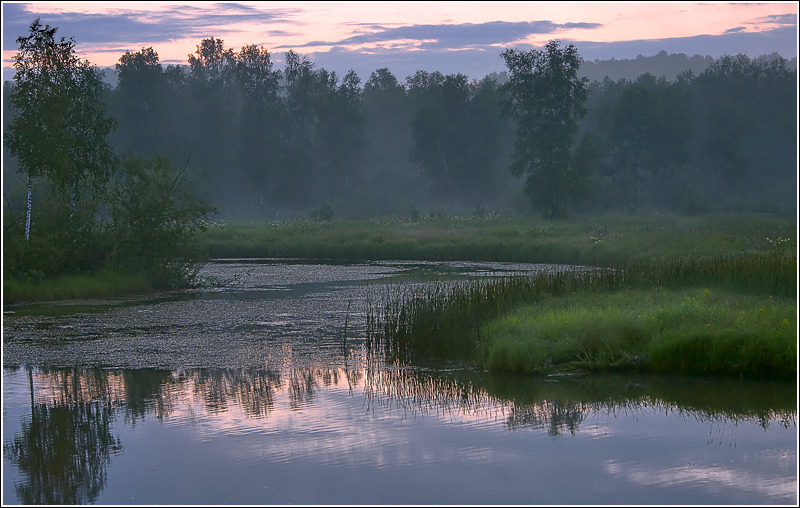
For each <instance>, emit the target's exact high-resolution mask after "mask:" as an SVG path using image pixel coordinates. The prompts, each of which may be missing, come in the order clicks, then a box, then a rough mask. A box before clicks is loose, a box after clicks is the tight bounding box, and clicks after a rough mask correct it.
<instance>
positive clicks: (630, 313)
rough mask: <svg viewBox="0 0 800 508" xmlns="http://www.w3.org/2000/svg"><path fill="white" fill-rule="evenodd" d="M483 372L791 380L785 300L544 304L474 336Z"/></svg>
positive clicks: (629, 293)
mask: <svg viewBox="0 0 800 508" xmlns="http://www.w3.org/2000/svg"><path fill="white" fill-rule="evenodd" d="M481 332H482V337H483V343H482V345H481V347H482V348H483V355H484V358H485V362H486V366H487V367H488V368H489V370H491V371H504V372H518V373H525V374H531V373H533V374H550V373H553V372H570V371H584V372H585V371H646V372H655V373H679V374H701V375H720V376H734V377H747V378H750V379H754V378H775V379H787V380H788V379H795V378H796V376H797V341H796V338H797V305H796V300H795V299H791V298H784V297H781V298H775V297H772V296H766V297H765V296H757V295H742V294H738V293H732V292H725V291H719V292H718V291H712V290H710V289H708V288H704V289H698V288H691V289H682V290H648V289H631V290H621V291H617V292H613V293H609V294H605V295H603V297H602V298H597V297H596V295H593V294H591V293H589V292H577V293H574V294H571V295H569V296H563V297H558V298H556V297H544V298H542V299H541V300H540V301H539V302H537V303H536V304H534V305H526V306H523V307H520V308H517V309H516V310H515V311H514V312H512V313H510V314H508V315H506V316H503V317H502V318H498V319H496V320H493V321H490V322H489V323H487V324H486V325H484V326H483V327H482V330H481Z"/></svg>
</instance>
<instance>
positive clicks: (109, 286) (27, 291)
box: [3, 270, 156, 304]
mask: <svg viewBox="0 0 800 508" xmlns="http://www.w3.org/2000/svg"><path fill="white" fill-rule="evenodd" d="M155 289H156V288H155V287H154V286H153V284H152V281H151V280H150V279H149V278H148V277H145V276H144V275H141V274H132V273H120V272H113V271H108V270H101V271H100V272H98V273H93V274H63V275H60V276H59V277H57V278H55V279H45V280H36V279H25V280H20V279H13V278H9V277H4V279H3V300H4V303H5V304H10V303H18V302H31V301H47V300H68V299H76V298H105V297H114V296H120V295H129V294H135V293H147V292H151V291H154V290H155Z"/></svg>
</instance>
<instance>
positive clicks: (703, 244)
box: [198, 214, 797, 266]
mask: <svg viewBox="0 0 800 508" xmlns="http://www.w3.org/2000/svg"><path fill="white" fill-rule="evenodd" d="M796 229H797V221H796V217H792V216H774V215H764V214H747V215H737V214H729V215H713V216H704V217H682V216H664V215H653V216H635V217H632V216H622V215H603V216H582V217H574V218H571V219H568V220H564V221H547V220H542V219H532V218H521V217H502V216H496V215H485V216H435V217H425V218H420V219H416V220H411V219H403V218H384V219H375V220H337V221H333V222H322V223H316V222H312V221H304V220H295V221H283V222H281V221H278V222H269V223H267V222H252V223H245V222H239V223H223V224H219V225H216V226H215V227H212V228H210V229H209V230H208V231H205V232H203V233H201V234H200V235H199V237H198V241H199V243H200V247H201V250H202V251H203V252H205V253H207V254H208V256H209V257H211V258H232V257H301V258H331V259H348V260H364V259H371V260H375V259H408V260H431V261H450V260H470V261H513V262H532V263H563V264H584V265H602V266H624V265H629V264H631V263H633V262H635V261H638V262H644V263H648V264H650V263H651V262H653V261H656V260H660V259H663V258H665V257H669V256H678V257H680V258H689V257H692V256H694V257H696V258H708V257H711V256H716V255H732V254H735V255H737V256H738V255H743V254H747V255H755V254H762V255H769V256H782V255H790V254H792V253H794V252H796V249H797V241H796Z"/></svg>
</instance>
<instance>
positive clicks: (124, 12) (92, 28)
mask: <svg viewBox="0 0 800 508" xmlns="http://www.w3.org/2000/svg"><path fill="white" fill-rule="evenodd" d="M65 6H66V7H65V8H66V9H68V8H69V6H70V4H65ZM301 12H302V10H300V9H262V8H260V7H253V6H247V5H242V4H235V3H219V4H207V5H202V6H192V5H172V6H167V7H154V8H153V9H149V10H148V9H135V10H134V9H114V8H108V9H107V11H106V12H103V13H82V12H71V11H68V10H64V11H59V12H39V11H37V4H35V3H30V4H25V3H20V4H6V3H4V4H3V47H4V48H12V47H15V46H16V39H17V37H20V36H25V35H27V34H28V30H29V28H30V24H31V23H32V22H33V20H34V19H36V17H41V22H42V23H43V24H47V25H50V26H53V27H58V29H59V31H58V32H57V33H56V36H59V35H67V34H81V35H80V39H78V37H76V40H75V42H76V43H77V44H80V45H81V46H84V47H91V46H95V45H112V46H113V45H124V44H126V43H138V42H142V41H146V42H147V43H148V44H158V43H164V42H169V41H173V40H179V39H187V38H196V39H201V38H206V37H211V36H213V35H214V34H213V32H215V31H217V32H219V31H220V30H221V27H225V28H224V29H225V31H226V32H232V31H236V30H235V27H232V25H234V26H235V25H236V24H240V23H288V22H293V21H292V16H293V15H295V14H298V13H301Z"/></svg>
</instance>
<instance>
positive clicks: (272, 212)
mask: <svg viewBox="0 0 800 508" xmlns="http://www.w3.org/2000/svg"><path fill="white" fill-rule="evenodd" d="M204 42H205V41H204ZM217 43H218V44H217V45H216V46H215V47H214V48H213V50H210V51H211V52H209V53H208V54H205V55H201V54H199V53H198V55H197V57H196V60H195V61H194V62H193V63H191V65H186V66H173V65H168V66H164V65H161V64H160V63H159V62H158V55H157V54H155V55H150V60H142V59H141V57H142V54H141V52H140V53H136V54H128V56H129V58H128V60H127V61H126V62H124V63H121V64H119V65H118V66H117V69H115V70H114V71H113V72H112V71H111V69H106V70H105V78H106V81H107V83H108V84H107V89H106V91H105V93H104V100H105V102H106V104H107V113H108V115H109V116H110V117H112V118H114V119H116V121H117V127H116V129H115V130H114V131H113V132H111V134H110V135H109V137H108V141H109V143H110V145H111V146H112V147H113V149H114V152H115V153H117V154H133V155H140V156H142V157H149V156H151V155H152V154H154V153H160V154H164V155H166V156H167V157H168V158H169V159H170V160H171V161H172V163H173V165H175V166H176V167H184V166H185V167H186V171H185V173H184V174H185V176H186V178H187V181H188V183H189V185H190V187H191V189H192V191H194V192H196V193H198V195H200V196H202V197H203V198H204V199H206V200H208V201H209V202H211V203H212V204H214V205H216V206H217V207H218V208H219V211H220V213H219V216H218V217H219V218H222V219H254V220H272V219H275V218H293V217H309V214H311V215H314V214H318V213H319V212H320V210H322V211H324V213H323V215H325V214H327V215H330V216H333V217H373V216H383V215H399V216H413V215H417V214H423V215H427V214H440V213H479V214H483V213H490V212H498V213H521V214H529V213H531V212H532V208H531V202H530V201H531V200H530V199H529V197H530V196H529V194H530V189H526V185H525V180H524V178H520V177H515V176H512V175H511V173H510V171H509V165H510V162H511V160H512V156H513V154H514V150H515V146H514V143H515V128H516V124H515V122H514V119H513V118H512V117H511V116H510V115H508V114H505V112H504V104H505V103H506V102H507V100H508V92H507V91H505V90H504V89H503V88H502V85H503V84H504V83H506V81H507V80H508V75H507V73H506V72H501V73H493V74H491V75H488V76H485V77H484V78H482V79H478V80H469V79H468V78H467V77H466V76H465V75H463V74H449V75H443V74H441V73H439V72H428V71H418V72H416V73H415V74H414V75H410V76H395V75H394V74H393V73H392V71H391V69H388V68H380V69H376V70H375V71H374V72H372V74H371V75H370V77H369V79H367V80H365V81H363V82H362V80H361V79H360V78H359V77H358V76H357V75H356V74H355V73H354V72H350V73H347V74H346V75H339V74H337V73H336V72H333V71H328V70H326V69H324V68H321V67H317V66H315V65H314V64H313V63H312V62H311V61H310V60H308V59H307V58H305V57H304V56H303V55H300V54H296V53H292V56H291V57H290V58H288V59H287V63H286V66H285V67H284V68H282V69H281V68H277V67H276V66H275V65H273V63H272V62H271V56H272V55H270V54H269V53H268V52H266V50H263V49H260V50H257V49H256V48H251V52H250V53H248V54H244V50H243V52H242V53H241V54H234V53H233V52H232V51H231V50H226V49H225V48H224V45H223V44H222V41H219V40H217ZM134 56H138V57H140V58H138V59H137V58H134ZM287 56H288V54H287ZM796 75H797V74H796V58H793V59H792V60H785V59H783V58H781V57H780V56H778V55H777V54H773V55H769V56H764V57H760V58H756V59H750V58H748V57H746V56H743V55H739V56H737V57H725V58H722V59H716V60H715V59H713V58H711V57H700V56H691V57H689V56H687V55H685V54H673V55H669V54H667V53H666V52H661V53H659V54H658V55H656V56H654V57H639V58H637V59H630V60H628V59H625V60H603V61H601V60H595V61H584V62H583V63H582V65H581V68H580V76H581V77H584V78H586V80H587V86H588V89H589V95H588V99H587V101H586V104H585V106H586V114H585V116H583V117H581V118H580V119H579V130H578V135H577V137H576V143H575V146H574V147H573V151H574V153H575V156H576V159H575V162H576V168H577V169H578V170H579V172H580V178H581V181H582V185H580V186H579V187H580V188H579V189H577V190H576V191H575V192H574V193H573V194H572V195H571V196H569V203H568V205H567V206H568V211H569V213H582V212H593V213H594V212H605V211H610V212H630V213H643V212H651V211H656V212H677V213H689V214H696V213H704V212H711V211H726V212H729V211H756V212H759V211H768V212H791V211H793V210H794V209H795V207H796V197H797V196H796V194H797V193H796V190H797V185H796V183H797V180H796V178H797V172H796V157H797V145H796V138H797V125H796V115H795V113H796V95H795V92H796ZM8 85H9V82H6V83H4V86H5V87H7V86H8ZM4 97H5V98H6V100H5V101H4V104H3V107H4V119H5V125H6V126H7V125H8V124H9V122H10V121H11V120H12V119H13V118H14V116H15V111H14V109H13V108H12V107H11V106H10V104H9V102H8V100H7V98H8V93H6V94H5V95H4ZM3 158H4V164H3V181H4V194H5V200H6V203H5V207H6V211H7V212H11V213H21V211H22V210H24V206H25V201H24V200H25V195H24V181H23V179H22V178H21V177H20V175H19V174H18V173H17V164H16V160H15V158H13V157H11V156H10V155H9V154H8V151H7V150H4V153H3Z"/></svg>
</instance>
